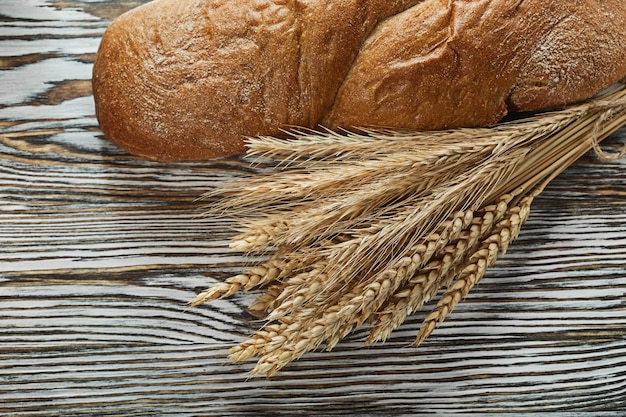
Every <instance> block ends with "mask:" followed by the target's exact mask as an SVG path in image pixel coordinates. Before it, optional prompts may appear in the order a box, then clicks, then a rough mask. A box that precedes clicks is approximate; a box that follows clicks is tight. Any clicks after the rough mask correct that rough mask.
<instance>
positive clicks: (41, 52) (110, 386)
mask: <svg viewBox="0 0 626 417" xmlns="http://www.w3.org/2000/svg"><path fill="white" fill-rule="evenodd" d="M138 3H140V2H133V1H113V0H109V1H46V0H29V1H24V2H17V1H12V0H0V15H1V16H0V17H1V18H0V415H7V416H60V415H63V416H83V415H84V416H92V415H132V416H143V415H190V416H191V415H205V416H227V415H228V416H230V415H233V416H247V415H294V414H298V415H320V416H321V415H364V416H373V415H433V414H435V415H502V416H507V415H522V414H523V415H537V416H543V415H546V413H547V412H550V413H551V414H550V415H561V416H575V415H598V416H600V415H602V416H622V415H624V414H625V413H626V161H625V160H620V161H615V162H610V163H609V162H602V161H599V160H598V159H597V158H596V157H595V156H594V155H593V154H589V155H587V156H586V157H584V158H583V159H582V160H580V161H579V162H578V163H577V164H575V165H574V166H573V167H571V168H570V169H569V170H567V171H566V172H565V173H564V174H563V175H561V176H560V177H559V178H557V180H555V181H554V182H553V183H552V184H551V185H550V187H549V188H548V189H547V190H546V191H545V192H544V194H543V195H542V196H540V197H539V198H538V199H537V200H536V202H535V204H534V206H533V211H532V214H531V217H530V220H529V222H528V223H527V224H526V226H525V227H524V228H523V230H522V234H521V236H520V238H519V239H518V241H516V242H515V243H514V244H513V246H512V247H511V248H510V249H509V252H508V253H507V255H506V256H505V257H503V258H502V259H501V260H500V261H498V263H497V265H496V267H495V268H493V269H492V270H490V271H489V272H488V274H487V276H486V277H485V278H484V279H483V281H482V282H481V284H480V285H479V286H478V287H477V288H475V289H474V290H473V291H472V293H471V294H470V296H469V297H468V298H467V299H466V300H465V301H464V302H463V303H461V304H460V305H459V306H458V307H457V309H456V310H455V311H454V313H453V314H452V315H451V316H450V318H449V319H448V320H447V321H446V323H444V325H443V326H442V327H441V328H439V329H438V330H436V331H435V333H434V334H433V335H432V336H431V337H430V338H429V339H428V340H427V341H426V342H425V344H424V345H423V346H422V347H420V348H419V349H414V348H411V347H407V345H408V344H409V343H410V342H411V341H412V340H413V338H414V336H415V334H416V332H417V329H418V327H419V324H420V323H421V320H422V318H423V315H422V314H417V315H415V316H414V317H411V318H410V319H409V320H408V321H407V322H406V324H405V325H403V326H402V327H401V328H400V329H398V330H397V331H396V332H395V333H394V334H393V337H392V339H391V340H390V341H389V342H388V343H386V344H384V345H375V346H373V347H370V348H365V347H364V346H363V339H364V337H365V335H366V331H365V330H360V331H356V332H355V333H354V334H353V335H351V336H349V337H348V339H347V340H346V341H344V342H343V343H341V344H340V345H339V346H338V347H337V348H336V349H335V350H334V351H333V352H316V353H312V354H309V355H306V356H305V357H304V358H303V359H302V360H300V361H298V362H296V363H293V364H291V365H290V366H289V367H288V368H287V369H285V370H284V371H283V372H281V373H279V374H278V375H277V376H276V377H274V378H272V379H270V380H267V379H264V378H249V374H248V371H249V370H250V369H251V366H252V364H249V363H248V364H233V363H229V362H228V361H227V360H226V359H225V357H226V354H227V351H226V350H227V348H228V347H230V346H231V345H233V344H235V343H237V342H239V341H241V340H243V339H244V338H245V337H246V336H247V335H249V334H250V333H251V332H252V331H254V330H255V329H256V328H257V327H258V326H260V325H261V324H262V323H261V322H259V321H258V320H256V319H254V318H253V317H252V316H250V315H249V314H248V313H247V312H246V309H245V306H246V305H247V304H248V302H249V301H250V300H251V297H253V295H241V296H237V297H234V298H232V299H231V300H225V301H218V302H214V303H212V304H210V305H206V306H202V307H198V308H190V307H188V306H187V302H188V301H189V300H190V299H191V298H193V296H194V295H195V294H196V293H197V292H198V291H200V290H202V289H204V288H206V287H207V286H208V285H210V283H212V282H215V281H217V280H221V279H224V278H226V277H227V276H229V275H230V274H232V273H236V272H238V271H240V270H241V269H242V268H243V267H244V266H245V265H246V262H249V261H251V260H249V259H248V260H247V259H244V258H242V257H240V256H238V255H237V254H233V253H231V252H229V251H228V247H227V244H228V239H229V237H230V236H231V230H230V226H231V225H230V224H227V223H225V222H223V221H217V220H215V219H211V218H205V217H202V216H201V213H202V207H203V204H205V203H202V202H199V201H197V197H198V196H199V195H201V194H202V193H203V192H205V191H208V190H210V189H213V188H214V187H217V186H219V185H220V184H221V183H223V181H224V179H226V178H230V177H232V176H238V175H246V174H247V172H249V167H248V165H247V163H246V162H245V161H244V160H242V159H240V158H230V159H225V160H218V161H211V162H208V163H186V164H157V163H153V162H147V161H143V160H140V159H138V158H134V157H132V156H129V155H127V154H125V153H124V152H122V151H121V150H119V149H117V148H116V147H114V146H113V145H111V144H110V143H109V142H107V141H106V140H105V139H103V138H102V136H101V133H100V131H99V130H98V126H97V122H96V120H95V118H94V110H93V98H92V97H91V90H90V84H89V79H90V76H91V73H90V71H91V64H92V62H93V57H94V54H95V52H96V48H97V45H98V42H99V38H100V36H101V34H102V32H103V31H104V29H105V28H106V25H107V24H108V22H109V20H107V19H110V18H112V17H114V16H115V15H117V14H119V13H120V12H121V11H123V10H125V9H128V8H129V7H132V6H135V5H137V4H138ZM624 142H626V129H622V130H621V131H620V132H619V133H618V134H616V135H614V136H613V137H612V138H610V139H608V140H607V143H606V144H605V145H604V146H605V147H607V148H608V149H611V148H615V149H617V147H618V146H622V145H623V144H624Z"/></svg>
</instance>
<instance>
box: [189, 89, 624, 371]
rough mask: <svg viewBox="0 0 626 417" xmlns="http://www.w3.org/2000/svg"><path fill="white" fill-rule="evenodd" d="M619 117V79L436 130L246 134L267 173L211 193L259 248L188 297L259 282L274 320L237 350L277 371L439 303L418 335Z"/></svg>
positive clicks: (379, 335) (243, 243)
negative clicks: (490, 119) (556, 102)
mask: <svg viewBox="0 0 626 417" xmlns="http://www.w3.org/2000/svg"><path fill="white" fill-rule="evenodd" d="M625 123H626V87H625V86H624V85H623V84H620V85H617V86H616V87H615V88H613V89H611V90H609V91H606V92H605V93H603V94H602V95H600V96H598V97H596V98H594V99H593V100H590V101H588V102H586V103H582V104H579V105H576V106H571V107H569V108H566V109H564V110H561V111H555V112H550V113H544V114H539V115H536V116H533V117H529V118H525V119H521V120H516V121H511V122H507V123H501V124H499V125H497V126H494V127H491V128H478V129H456V130H450V131H440V132H407V131H392V130H363V131H360V132H356V133H355V132H339V133H337V132H331V131H327V130H322V131H309V130H298V131H294V132H291V133H292V136H293V138H292V139H291V140H287V139H278V138H270V137H261V138H255V139H251V140H250V141H249V154H250V155H251V156H255V157H257V158H258V159H257V164H258V167H259V169H260V170H261V175H257V176H252V177H250V178H244V179H241V180H235V181H234V182H232V183H230V184H229V185H228V186H227V187H225V188H224V189H221V190H218V191H217V192H214V193H211V194H209V195H208V196H207V197H210V198H211V199H212V200H216V199H218V197H221V198H220V199H218V200H217V201H218V202H217V203H216V204H215V205H214V206H213V207H211V208H210V209H209V212H210V213H211V214H213V215H227V216H232V217H233V218H235V219H237V222H238V225H239V227H238V230H239V235H237V236H236V237H235V238H234V239H233V242H232V244H231V248H232V249H233V250H238V251H242V252H250V253H252V252H255V253H264V254H267V260H266V261H265V262H263V263H262V264H261V265H260V266H258V267H254V268H251V269H249V270H248V271H246V272H245V273H244V274H241V275H236V276H234V277H231V278H228V279H227V280H225V281H224V282H221V283H217V284H215V285H214V286H213V287H211V288H209V289H208V290H207V291H204V292H202V293H200V294H199V295H198V296H197V297H196V298H195V299H194V300H193V301H192V304H193V305H198V304H200V303H203V302H206V301H210V300H213V299H216V298H223V297H228V296H231V295H233V294H234V293H236V292H237V291H249V290H251V289H253V288H257V287H265V292H264V293H263V294H261V295H260V296H259V297H258V298H257V300H256V301H255V302H254V303H253V304H252V306H251V309H253V310H256V311H263V312H265V313H267V320H268V323H267V324H266V325H265V326H264V327H263V328H262V329H260V330H259V331H257V332H256V333H255V334H254V335H252V336H251V337H250V339H249V340H247V341H245V342H243V343H241V344H240V345H238V346H235V347H233V348H232V349H231V355H230V358H231V359H233V360H237V361H241V360H247V359H250V358H252V357H257V358H259V360H258V363H257V365H256V367H255V368H254V370H253V372H254V373H261V374H266V375H273V374H274V373H276V372H277V371H279V370H280V369H282V368H283V367H284V366H286V365H287V364H288V363H289V362H291V361H293V360H296V359H298V358H299V357H301V356H302V355H303V354H305V353H306V352H309V351H311V350H314V349H317V348H318V347H319V346H320V345H322V344H326V348H327V349H332V348H333V347H334V346H335V345H336V344H337V343H338V342H339V341H340V340H341V339H342V338H343V337H345V336H346V335H347V334H349V333H350V332H351V331H352V330H353V329H354V328H355V327H358V326H361V325H363V324H365V323H370V324H371V326H372V328H371V332H370V335H369V337H368V339H367V340H366V343H373V342H375V341H378V340H385V339H387V338H388V337H389V335H390V334H391V332H392V331H393V329H395V328H396V327H397V326H399V325H400V324H401V323H402V322H403V321H404V320H405V319H406V317H407V316H408V315H410V314H412V313H413V312H415V311H417V310H418V309H420V308H421V307H422V306H423V305H424V304H425V303H427V302H428V301H430V300H431V299H433V298H435V297H436V296H437V294H439V293H440V292H441V291H442V290H444V292H443V294H442V295H441V297H440V298H439V300H438V301H437V303H436V305H435V306H434V308H433V310H432V312H431V313H430V314H428V315H427V316H426V319H425V320H424V323H423V325H422V327H421V329H420V331H419V333H418V335H417V337H416V340H415V344H420V343H421V342H422V341H423V340H424V339H425V338H426V337H427V336H428V335H429V334H430V333H431V332H432V331H433V330H434V329H435V328H436V326H437V325H439V324H440V323H441V322H443V320H444V319H445V318H446V317H447V316H448V314H450V312H451V311H452V310H453V309H454V307H455V306H456V305H457V304H458V303H459V302H460V301H461V300H462V299H463V298H464V297H465V296H466V295H467V294H468V292H469V291H470V290H471V288H472V287H473V286H475V285H476V284H477V283H478V282H479V280H480V279H481V278H482V277H483V276H484V274H485V271H486V270H487V268H488V267H489V266H491V265H493V263H494V262H495V261H496V259H497V256H498V254H499V253H503V252H505V251H506V249H507V248H508V245H509V244H510V242H511V241H513V240H514V239H515V238H516V237H517V234H518V233H519V231H520V228H521V226H522V224H523V223H524V221H525V220H526V219H527V217H528V213H529V211H530V205H531V203H532V200H533V198H534V197H535V196H536V195H538V194H539V193H540V192H541V191H542V190H543V188H544V187H545V186H546V185H547V184H548V183H549V182H550V181H551V180H552V179H553V178H554V177H555V176H557V175H558V174H559V173H560V172H562V171H563V170H564V169H565V168H567V167H568V166H569V165H571V164H572V163H573V162H574V161H575V160H577V159H578V158H579V157H580V156H582V155H583V154H584V153H585V152H587V151H589V150H590V149H596V153H598V155H600V156H602V157H607V158H609V157H611V158H615V157H620V156H623V155H624V154H625V153H626V150H623V151H621V152H619V153H618V154H616V155H606V154H605V153H604V152H603V151H602V150H601V149H600V147H599V142H600V141H601V140H602V139H604V138H605V137H606V136H608V135H609V134H610V133H612V132H613V131H615V130H616V129H618V128H619V127H620V126H622V125H623V124H625Z"/></svg>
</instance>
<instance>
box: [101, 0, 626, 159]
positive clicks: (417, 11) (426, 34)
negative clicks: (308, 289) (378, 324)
mask: <svg viewBox="0 0 626 417" xmlns="http://www.w3.org/2000/svg"><path fill="white" fill-rule="evenodd" d="M624 77H626V2H624V1H623V0H605V1H594V0H573V1H567V2H563V1H556V0H541V1H540V0H526V1H521V0H515V1H513V0H492V1H487V0H476V1H470V0H466V1H439V0H424V1H416V0H413V1H408V0H404V1H401V0H398V1H383V0H372V1H363V0H361V1H356V0H354V1H349V0H334V1H333V0H329V1H315V0H310V1H287V0H285V1H264V0H239V1H232V0H231V1H224V0H222V1H219V0H156V1H154V2H151V3H147V4H145V5H143V6H140V7H138V8H136V9H134V10H131V11H130V12H127V13H125V14H124V15H122V16H120V17H119V18H117V19H116V20H114V21H113V22H112V24H111V25H110V26H109V28H108V29H107V31H106V32H105V35H104V37H103V39H102V42H101V45H100V48H99V50H98V53H97V56H96V61H95V64H94V70H93V87H94V97H95V102H96V112H97V117H98V120H99V123H100V126H101V128H102V130H103V132H104V134H105V136H107V137H108V138H109V139H110V140H112V141H113V142H115V143H116V144H118V145H119V146H120V147H122V148H124V149H126V150H127V151H129V152H131V153H133V154H136V155H140V156H143V157H147V158H150V159H156V160H162V161H175V160H201V159H208V158H213V157H219V156H226V155H232V154H237V153H241V152H243V151H244V150H245V139H246V138H247V137H252V136H258V135H281V134H282V132H283V129H289V128H290V127H294V126H298V127H310V128H314V127H317V126H319V125H324V126H326V127H329V128H331V129H337V128H346V129H352V128H357V127H365V126H367V127H387V128H408V129H446V128H455V127H462V126H465V127H472V126H489V125H492V124H494V123H496V122H498V121H499V120H501V119H502V117H504V116H505V115H506V114H508V113H510V112H524V111H536V110H541V109H547V108H553V107H559V106H563V105H565V104H569V103H572V102H576V101H580V100H583V99H585V98H588V97H590V96H592V95H593V94H595V93H597V92H599V91H601V90H602V89H604V88H606V87H608V86H610V85H611V84H613V83H615V82H616V81H618V80H620V79H622V78H624Z"/></svg>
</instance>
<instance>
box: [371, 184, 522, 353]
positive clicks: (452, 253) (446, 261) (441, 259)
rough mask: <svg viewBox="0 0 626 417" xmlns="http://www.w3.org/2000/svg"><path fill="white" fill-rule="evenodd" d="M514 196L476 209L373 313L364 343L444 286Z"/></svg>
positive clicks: (383, 335)
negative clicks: (457, 231) (419, 268)
mask: <svg viewBox="0 0 626 417" xmlns="http://www.w3.org/2000/svg"><path fill="white" fill-rule="evenodd" d="M518 192H519V190H518ZM515 195H516V193H512V194H506V195H504V196H502V197H501V198H500V201H498V203H497V204H492V205H488V206H486V207H484V208H482V209H481V210H479V211H478V212H477V213H476V216H475V217H474V218H473V219H472V220H473V221H472V223H471V224H468V225H467V226H466V227H465V228H464V229H463V231H462V233H459V235H458V236H456V238H455V239H453V240H451V241H450V242H449V243H448V244H447V245H446V246H445V247H443V248H441V249H440V250H439V251H438V252H437V254H436V257H435V259H433V261H431V262H430V263H429V264H428V265H426V266H425V267H424V268H422V269H421V270H420V271H419V272H418V273H417V274H415V275H414V276H413V277H412V278H411V279H410V280H408V282H406V283H405V284H404V286H402V287H401V288H399V289H398V290H397V291H396V292H395V293H394V294H393V295H392V296H391V297H389V298H388V301H387V303H386V304H385V305H384V306H383V307H381V309H380V310H379V312H378V313H377V314H376V316H377V320H376V322H375V324H374V325H373V327H372V330H371V332H370V335H369V336H368V339H367V341H366V343H368V344H371V343H373V342H375V341H378V340H385V339H387V338H388V337H389V336H390V335H391V332H392V331H393V330H394V329H395V328H396V327H397V326H399V325H400V324H402V322H404V320H405V319H406V317H407V316H408V315H410V314H412V313H413V312H414V311H416V310H417V309H419V308H420V307H421V306H422V305H423V304H424V303H426V302H428V301H429V300H430V299H431V298H432V297H434V296H435V294H436V293H437V292H438V291H439V289H440V288H442V287H444V286H446V285H447V284H448V282H449V281H450V280H451V279H452V278H453V277H454V274H455V273H456V272H457V269H458V265H459V264H460V263H461V262H462V261H464V260H465V258H466V257H468V256H469V254H471V253H472V252H473V251H474V250H475V248H476V246H477V244H478V242H479V240H480V239H481V238H482V237H484V236H485V235H486V234H488V233H489V232H490V231H491V229H492V228H493V225H494V222H495V221H498V220H499V219H501V218H502V216H503V215H504V213H505V211H506V210H507V208H508V203H509V202H510V201H511V200H512V199H513V197H514V196H515Z"/></svg>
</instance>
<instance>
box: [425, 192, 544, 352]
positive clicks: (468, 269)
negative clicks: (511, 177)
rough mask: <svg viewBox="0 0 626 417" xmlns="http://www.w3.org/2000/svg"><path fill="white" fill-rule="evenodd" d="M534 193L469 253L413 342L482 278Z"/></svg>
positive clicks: (514, 231)
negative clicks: (474, 250)
mask: <svg viewBox="0 0 626 417" xmlns="http://www.w3.org/2000/svg"><path fill="white" fill-rule="evenodd" d="M541 189H543V187H541ZM538 192H539V190H537V191H535V192H533V193H532V194H531V195H529V196H526V197H524V198H523V199H522V200H521V201H520V204H519V205H517V206H515V207H511V208H510V209H509V210H508V211H507V213H506V215H505V219H504V220H501V221H500V222H499V223H498V225H497V226H496V228H495V229H494V230H493V231H492V233H491V234H490V236H489V237H487V238H486V239H484V240H483V241H482V244H481V247H480V249H478V250H477V251H476V252H475V253H473V254H472V256H471V257H470V258H469V260H468V262H467V263H466V265H465V266H464V267H463V270H462V271H461V273H460V274H459V276H458V277H457V278H456V280H455V281H454V283H453V284H452V285H451V286H450V287H448V289H447V290H446V292H445V293H444V294H443V296H442V297H441V299H440V300H439V302H438V303H437V305H436V306H435V308H434V309H433V311H432V312H431V313H430V314H428V316H426V318H425V319H424V322H423V323H422V326H421V328H420V331H419V332H418V334H417V337H416V339H415V342H414V343H415V345H419V344H421V343H422V342H423V341H424V340H425V339H426V338H427V337H428V336H429V335H430V334H431V333H432V332H433V330H434V329H435V328H436V326H438V325H439V324H441V323H442V322H443V321H444V320H445V318H446V317H447V316H448V315H449V314H450V313H451V312H452V310H453V309H454V307H455V306H456V305H457V304H458V303H459V302H460V301H461V300H462V299H463V298H465V297H466V296H467V294H468V293H469V291H470V290H471V289H472V288H473V287H474V285H476V284H477V283H478V281H480V279H482V277H483V276H484V274H485V272H486V270H487V268H488V267H491V266H493V264H495V262H496V260H497V258H498V253H499V252H502V253H505V252H506V250H507V248H508V246H509V244H510V242H511V241H512V240H514V239H516V238H517V236H518V234H519V232H520V228H521V226H522V225H523V224H524V223H525V222H526V220H527V219H528V214H529V212H530V206H531V204H532V200H533V198H534V197H535V196H536V195H537V194H538Z"/></svg>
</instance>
